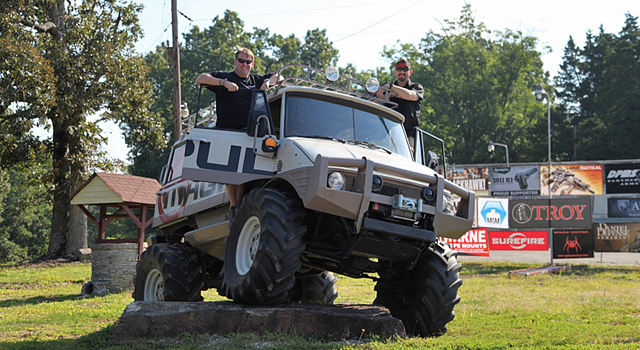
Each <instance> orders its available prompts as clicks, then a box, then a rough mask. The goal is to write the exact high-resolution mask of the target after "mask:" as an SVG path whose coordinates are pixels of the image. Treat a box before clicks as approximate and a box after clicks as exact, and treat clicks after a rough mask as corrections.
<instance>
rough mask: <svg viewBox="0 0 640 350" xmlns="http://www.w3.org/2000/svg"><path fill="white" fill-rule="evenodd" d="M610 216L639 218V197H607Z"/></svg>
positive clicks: (608, 214)
mask: <svg viewBox="0 0 640 350" xmlns="http://www.w3.org/2000/svg"><path fill="white" fill-rule="evenodd" d="M607 216H608V217H610V218H640V198H607Z"/></svg>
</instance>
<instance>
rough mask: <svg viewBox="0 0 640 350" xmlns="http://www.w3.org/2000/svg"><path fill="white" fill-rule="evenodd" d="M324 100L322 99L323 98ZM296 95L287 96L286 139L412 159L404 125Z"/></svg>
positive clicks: (370, 111)
mask: <svg viewBox="0 0 640 350" xmlns="http://www.w3.org/2000/svg"><path fill="white" fill-rule="evenodd" d="M321 98H322V97H321ZM336 102H342V101H337V100H332V101H327V100H324V99H317V98H312V97H309V96H306V95H305V96H301V95H295V94H289V95H287V99H286V115H285V120H286V125H285V137H290V136H303V137H313V138H330V139H336V140H337V141H341V142H348V143H354V144H359V145H362V146H364V147H371V148H380V149H382V150H385V151H388V152H393V153H397V154H399V155H401V156H403V157H406V158H408V159H411V154H410V152H409V146H408V144H407V140H406V137H405V134H404V129H403V126H402V124H401V123H398V122H394V121H392V120H389V119H386V118H383V117H381V115H383V112H381V111H376V110H375V109H359V107H361V106H358V105H357V104H349V102H347V101H345V102H344V104H338V103H336Z"/></svg>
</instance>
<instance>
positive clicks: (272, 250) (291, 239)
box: [222, 188, 306, 305]
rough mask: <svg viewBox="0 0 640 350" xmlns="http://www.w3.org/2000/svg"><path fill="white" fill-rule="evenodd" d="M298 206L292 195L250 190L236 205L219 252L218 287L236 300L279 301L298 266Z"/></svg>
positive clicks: (300, 231)
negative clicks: (222, 250) (220, 273)
mask: <svg viewBox="0 0 640 350" xmlns="http://www.w3.org/2000/svg"><path fill="white" fill-rule="evenodd" d="M303 220H304V209H303V206H302V203H301V202H300V200H299V199H298V198H297V197H294V196H292V195H290V194H288V193H285V192H281V191H278V190H275V189H269V188H256V189H254V190H252V191H251V192H249V193H248V194H247V195H246V196H245V197H244V198H243V199H242V203H241V204H240V206H239V208H238V211H237V214H236V217H235V220H234V222H233V225H232V227H231V233H230V234H229V237H228V241H227V248H226V250H225V253H224V267H223V269H222V271H223V280H222V289H223V291H224V294H225V295H226V296H227V297H229V298H231V299H233V300H235V301H237V302H240V303H244V304H249V305H273V304H278V303H281V302H283V301H285V299H286V297H287V292H288V290H289V289H291V288H292V287H293V285H294V284H295V276H294V275H295V273H296V271H298V270H299V269H300V267H301V262H300V253H301V252H302V251H303V250H304V243H303V241H302V238H303V236H304V233H305V231H306V227H305V226H304V225H303Z"/></svg>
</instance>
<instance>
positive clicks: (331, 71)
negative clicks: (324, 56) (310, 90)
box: [324, 66, 340, 81]
mask: <svg viewBox="0 0 640 350" xmlns="http://www.w3.org/2000/svg"><path fill="white" fill-rule="evenodd" d="M324 75H325V76H326V77H327V79H328V80H329V81H336V80H338V78H339V77H340V73H338V68H336V67H333V66H329V67H327V69H325V70H324Z"/></svg>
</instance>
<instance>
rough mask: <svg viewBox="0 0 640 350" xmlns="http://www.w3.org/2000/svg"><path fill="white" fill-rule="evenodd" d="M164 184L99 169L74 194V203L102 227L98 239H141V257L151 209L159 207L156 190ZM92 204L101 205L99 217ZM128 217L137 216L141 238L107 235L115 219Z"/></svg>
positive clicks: (99, 242)
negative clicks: (90, 208) (110, 209)
mask: <svg viewBox="0 0 640 350" xmlns="http://www.w3.org/2000/svg"><path fill="white" fill-rule="evenodd" d="M160 187H161V186H160V184H159V183H158V181H156V180H155V179H150V178H146V177H140V176H133V175H126V174H109V173H98V172H96V173H93V175H91V177H90V178H89V179H88V180H87V182H86V183H85V184H84V186H82V187H81V188H80V190H78V191H77V192H76V193H75V195H73V197H72V198H71V204H72V205H77V206H78V207H79V208H80V209H81V210H82V211H83V212H84V213H85V215H86V216H87V217H88V218H89V220H91V222H93V224H94V225H96V227H97V228H98V240H97V241H96V243H98V244H101V243H137V244H138V259H139V258H140V255H141V254H142V251H143V246H144V234H145V230H146V228H147V227H148V226H149V225H150V224H151V222H152V221H153V220H152V219H147V216H148V212H149V210H151V211H153V209H154V208H155V197H156V192H157V191H158V190H160ZM89 205H96V206H99V207H100V214H99V216H98V218H96V217H95V216H93V214H92V213H91V212H90V211H89V209H88V208H87V206H89ZM108 208H116V211H115V212H113V213H111V214H109V213H108ZM136 212H137V213H136ZM127 218H128V219H131V220H133V222H134V223H135V224H136V226H137V227H138V238H125V239H123V238H119V239H113V238H112V239H109V238H106V237H105V229H106V227H107V225H109V224H110V223H111V222H113V220H114V219H127Z"/></svg>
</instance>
